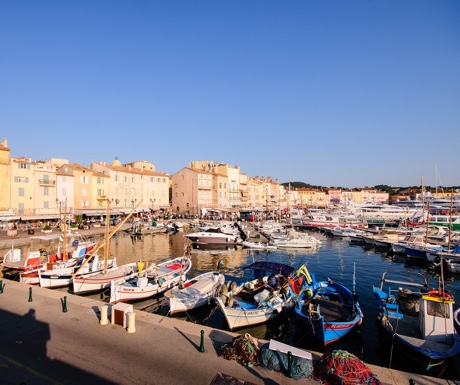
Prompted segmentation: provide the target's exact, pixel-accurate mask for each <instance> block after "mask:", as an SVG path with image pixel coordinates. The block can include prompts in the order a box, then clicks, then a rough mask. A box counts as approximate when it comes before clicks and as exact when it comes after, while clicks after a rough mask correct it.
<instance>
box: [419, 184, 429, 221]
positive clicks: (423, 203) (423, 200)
mask: <svg viewBox="0 0 460 385" xmlns="http://www.w3.org/2000/svg"><path fill="white" fill-rule="evenodd" d="M421 183H422V222H424V221H425V186H423V176H422V177H421ZM427 219H428V218H427ZM426 223H428V221H426Z"/></svg>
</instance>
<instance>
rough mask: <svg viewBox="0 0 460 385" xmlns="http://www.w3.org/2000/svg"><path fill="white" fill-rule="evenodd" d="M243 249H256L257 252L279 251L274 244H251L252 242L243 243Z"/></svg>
mask: <svg viewBox="0 0 460 385" xmlns="http://www.w3.org/2000/svg"><path fill="white" fill-rule="evenodd" d="M241 245H242V246H243V247H246V248H248V249H256V250H268V251H273V250H277V249H278V246H277V245H276V244H274V243H269V242H250V241H243V242H242V243H241Z"/></svg>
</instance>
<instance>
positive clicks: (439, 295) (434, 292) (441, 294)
mask: <svg viewBox="0 0 460 385" xmlns="http://www.w3.org/2000/svg"><path fill="white" fill-rule="evenodd" d="M428 295H429V296H430V297H436V298H443V299H446V300H449V299H451V298H452V296H451V295H450V294H447V293H446V292H443V291H440V290H437V289H436V290H428Z"/></svg>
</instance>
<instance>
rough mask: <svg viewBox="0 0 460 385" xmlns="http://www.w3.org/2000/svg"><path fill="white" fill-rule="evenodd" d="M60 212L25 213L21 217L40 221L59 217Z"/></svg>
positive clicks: (26, 219) (24, 219) (25, 219)
mask: <svg viewBox="0 0 460 385" xmlns="http://www.w3.org/2000/svg"><path fill="white" fill-rule="evenodd" d="M59 216H60V215H59V214H48V215H23V216H21V217H20V219H21V220H23V221H40V220H42V219H43V220H45V219H59Z"/></svg>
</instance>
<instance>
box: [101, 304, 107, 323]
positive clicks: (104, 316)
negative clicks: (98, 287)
mask: <svg viewBox="0 0 460 385" xmlns="http://www.w3.org/2000/svg"><path fill="white" fill-rule="evenodd" d="M108 313H109V305H102V306H101V322H100V324H101V325H107V324H108V323H109V317H108Z"/></svg>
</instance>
